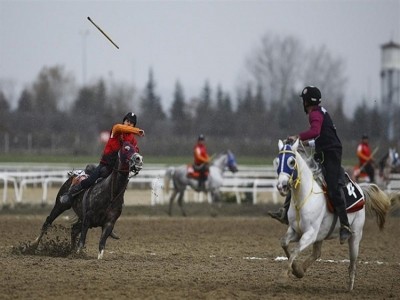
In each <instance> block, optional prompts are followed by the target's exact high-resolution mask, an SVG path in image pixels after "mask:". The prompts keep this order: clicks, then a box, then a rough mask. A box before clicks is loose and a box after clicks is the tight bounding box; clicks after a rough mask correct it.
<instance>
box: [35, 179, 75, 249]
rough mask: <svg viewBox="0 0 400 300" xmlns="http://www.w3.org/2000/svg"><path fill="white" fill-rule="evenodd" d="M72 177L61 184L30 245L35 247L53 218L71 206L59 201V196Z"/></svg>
mask: <svg viewBox="0 0 400 300" xmlns="http://www.w3.org/2000/svg"><path fill="white" fill-rule="evenodd" d="M71 181H72V178H69V179H68V180H67V181H66V182H64V184H63V185H62V186H61V188H60V190H59V191H58V194H57V197H56V202H55V204H54V207H53V209H52V210H51V212H50V215H48V216H47V218H46V221H45V222H44V223H43V225H42V229H41V231H40V234H39V236H38V237H37V238H36V239H35V241H33V243H32V246H34V247H37V246H38V245H39V243H40V240H41V239H42V237H43V235H44V234H45V233H46V232H47V229H48V228H49V227H50V225H51V224H52V223H53V222H54V220H55V219H57V218H58V216H59V215H61V214H62V213H63V212H64V211H66V210H68V209H70V208H71V204H62V203H61V202H60V197H61V195H62V194H64V193H65V191H67V190H68V189H69V186H70V184H71Z"/></svg>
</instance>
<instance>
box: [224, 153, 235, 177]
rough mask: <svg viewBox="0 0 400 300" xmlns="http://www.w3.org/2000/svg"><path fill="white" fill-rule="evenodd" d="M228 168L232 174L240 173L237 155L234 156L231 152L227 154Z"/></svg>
mask: <svg viewBox="0 0 400 300" xmlns="http://www.w3.org/2000/svg"><path fill="white" fill-rule="evenodd" d="M226 166H227V167H228V169H229V171H231V172H232V173H236V172H237V171H238V167H237V163H236V159H235V155H233V153H232V152H231V151H229V150H228V151H227V153H226Z"/></svg>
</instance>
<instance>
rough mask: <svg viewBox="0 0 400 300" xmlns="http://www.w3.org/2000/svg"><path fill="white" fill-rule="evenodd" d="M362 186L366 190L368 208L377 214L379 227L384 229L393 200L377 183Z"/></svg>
mask: <svg viewBox="0 0 400 300" xmlns="http://www.w3.org/2000/svg"><path fill="white" fill-rule="evenodd" d="M361 188H362V190H363V192H364V196H365V202H366V206H367V210H368V211H369V212H371V213H374V214H375V216H376V222H377V223H378V227H379V229H380V230H382V229H383V228H384V227H385V223H386V215H387V213H388V212H389V210H390V207H391V202H390V201H391V200H390V198H389V196H388V195H387V194H386V193H385V192H384V191H382V190H381V189H380V188H379V187H378V186H377V185H376V184H365V185H362V186H361Z"/></svg>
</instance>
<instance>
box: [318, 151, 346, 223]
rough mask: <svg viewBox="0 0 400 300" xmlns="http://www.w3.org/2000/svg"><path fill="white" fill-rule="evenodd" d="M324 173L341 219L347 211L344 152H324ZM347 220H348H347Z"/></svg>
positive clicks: (333, 202) (330, 196) (330, 195)
mask: <svg viewBox="0 0 400 300" xmlns="http://www.w3.org/2000/svg"><path fill="white" fill-rule="evenodd" d="M322 159H323V160H322V167H323V173H324V177H325V181H326V185H327V188H328V195H329V198H330V199H331V201H332V204H333V206H334V207H335V210H336V212H337V213H338V215H339V217H340V214H341V213H342V212H343V211H345V209H346V200H345V198H344V195H343V189H342V188H343V184H344V182H343V174H342V165H341V163H342V150H341V149H335V150H329V151H324V153H323V158H322ZM346 219H347V218H346Z"/></svg>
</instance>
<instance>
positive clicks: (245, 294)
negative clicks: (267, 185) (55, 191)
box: [0, 203, 400, 299]
mask: <svg viewBox="0 0 400 300" xmlns="http://www.w3.org/2000/svg"><path fill="white" fill-rule="evenodd" d="M270 208H271V207H268V206H267V205H257V206H255V205H237V204H224V205H223V206H222V207H220V208H219V215H218V216H217V217H214V218H213V217H210V216H209V206H208V205H207V204H196V203H193V204H189V205H188V208H187V212H188V214H189V217H186V218H184V217H181V216H180V215H179V214H178V210H177V208H175V211H174V212H175V216H173V217H169V216H167V214H166V210H167V207H166V206H162V205H159V206H153V207H151V206H126V207H125V208H124V211H123V214H122V216H121V218H120V219H119V220H118V222H117V224H116V227H115V230H116V232H117V233H118V234H119V235H120V236H121V239H120V240H113V239H111V238H110V239H109V240H108V242H107V245H106V252H105V255H104V258H103V260H98V259H97V248H98V238H99V235H100V229H98V228H97V229H91V230H90V231H89V234H88V239H87V247H86V248H85V251H84V254H81V255H77V254H74V253H72V254H68V253H69V252H68V251H67V250H66V249H68V247H69V244H68V243H69V226H70V224H71V214H70V213H65V214H64V215H62V216H61V217H60V218H59V219H57V220H56V222H55V223H54V224H55V225H54V226H53V227H52V228H51V230H50V231H49V233H48V235H47V236H46V237H45V238H44V240H43V243H42V244H41V246H40V247H39V249H38V250H37V252H36V253H34V252H28V251H26V249H25V248H24V246H25V245H27V244H29V241H32V240H33V239H34V238H35V237H36V235H37V234H38V232H39V229H40V227H41V225H42V223H43V222H44V219H45V217H46V215H47V214H48V212H49V211H50V209H51V206H44V207H43V206H41V207H37V206H35V207H33V206H25V207H17V208H14V209H4V208H3V209H2V210H0V228H1V232H2V234H1V235H0V248H1V251H0V269H1V271H0V299H79V298H84V299H399V297H400V296H399V295H400V286H399V278H400V251H399V249H400V239H399V228H400V218H399V217H398V216H394V215H391V216H390V217H389V218H388V222H387V225H386V229H385V230H384V231H383V232H379V230H378V228H377V226H376V224H375V222H374V220H373V219H372V217H369V218H368V219H367V222H366V225H365V229H364V237H363V241H362V243H361V248H360V255H359V263H358V275H357V278H356V283H355V289H354V291H353V292H352V293H351V294H350V293H348V292H347V291H346V286H347V284H346V282H347V267H348V261H346V260H347V259H348V254H347V253H348V248H347V246H344V245H343V246H341V245H339V241H337V240H333V241H327V242H325V243H324V245H323V249H322V250H323V251H322V257H321V260H320V261H317V262H316V263H315V264H314V265H313V266H312V267H311V268H310V269H309V270H308V272H307V274H306V276H305V277H304V278H302V279H297V278H295V277H293V276H290V277H289V278H287V276H286V275H285V273H286V265H287V261H285V260H281V259H280V258H282V257H283V251H282V249H281V247H280V242H279V238H280V237H281V236H282V235H283V234H284V232H285V226H284V225H281V224H280V223H278V222H277V221H275V220H272V219H271V218H269V217H267V216H266V211H267V210H268V209H270ZM307 253H308V252H307ZM303 258H304V256H303Z"/></svg>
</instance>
